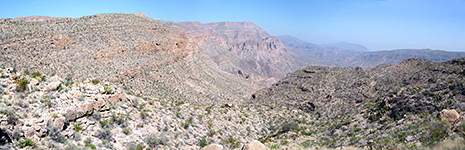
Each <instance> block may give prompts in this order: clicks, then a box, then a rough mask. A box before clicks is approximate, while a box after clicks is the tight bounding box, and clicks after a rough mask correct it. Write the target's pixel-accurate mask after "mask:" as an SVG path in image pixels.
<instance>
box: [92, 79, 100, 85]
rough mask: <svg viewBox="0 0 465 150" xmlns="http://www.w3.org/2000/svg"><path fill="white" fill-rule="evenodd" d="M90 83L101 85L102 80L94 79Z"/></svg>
mask: <svg viewBox="0 0 465 150" xmlns="http://www.w3.org/2000/svg"><path fill="white" fill-rule="evenodd" d="M90 82H91V83H92V84H99V83H100V80H98V79H94V80H91V81H90Z"/></svg>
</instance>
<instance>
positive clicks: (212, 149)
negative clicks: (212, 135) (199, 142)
mask: <svg viewBox="0 0 465 150" xmlns="http://www.w3.org/2000/svg"><path fill="white" fill-rule="evenodd" d="M222 149H223V145H219V144H210V145H208V146H205V147H203V148H201V149H200V150H222Z"/></svg>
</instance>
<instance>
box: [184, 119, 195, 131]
mask: <svg viewBox="0 0 465 150" xmlns="http://www.w3.org/2000/svg"><path fill="white" fill-rule="evenodd" d="M192 119H193V118H192V117H189V118H188V119H187V120H186V121H184V123H183V124H182V126H183V127H184V129H187V128H189V127H190V126H191V125H192Z"/></svg>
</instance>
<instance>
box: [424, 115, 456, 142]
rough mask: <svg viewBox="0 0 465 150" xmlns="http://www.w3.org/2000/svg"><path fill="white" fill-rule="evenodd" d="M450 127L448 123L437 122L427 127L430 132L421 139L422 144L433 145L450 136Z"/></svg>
mask: <svg viewBox="0 0 465 150" xmlns="http://www.w3.org/2000/svg"><path fill="white" fill-rule="evenodd" d="M449 129H450V125H449V123H448V122H446V121H435V122H433V123H432V124H431V126H429V127H427V130H428V132H426V134H425V135H423V136H422V137H421V138H420V142H422V143H423V144H425V145H431V144H434V143H437V142H440V141H442V140H443V139H445V138H446V137H448V136H449Z"/></svg>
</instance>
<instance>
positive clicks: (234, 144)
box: [223, 136, 241, 149]
mask: <svg viewBox="0 0 465 150" xmlns="http://www.w3.org/2000/svg"><path fill="white" fill-rule="evenodd" d="M223 143H224V144H225V145H229V148H231V149H236V148H239V147H241V143H240V142H239V141H238V140H237V139H236V138H234V137H233V136H229V137H228V138H226V139H225V140H223Z"/></svg>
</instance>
